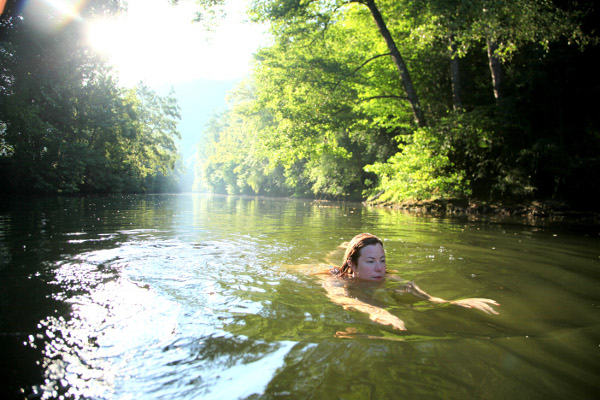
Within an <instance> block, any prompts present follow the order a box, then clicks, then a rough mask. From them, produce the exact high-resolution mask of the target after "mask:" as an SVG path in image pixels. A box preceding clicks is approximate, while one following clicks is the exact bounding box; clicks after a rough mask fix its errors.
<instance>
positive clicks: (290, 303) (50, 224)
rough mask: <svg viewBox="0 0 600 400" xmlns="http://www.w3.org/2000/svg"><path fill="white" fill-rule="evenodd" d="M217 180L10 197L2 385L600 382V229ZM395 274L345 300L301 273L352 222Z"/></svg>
mask: <svg viewBox="0 0 600 400" xmlns="http://www.w3.org/2000/svg"><path fill="white" fill-rule="evenodd" d="M509 222H510V221H506V223H491V222H486V221H482V220H471V221H469V220H460V219H455V220H449V219H440V218H433V217H418V216H414V215H410V214H404V213H400V212H394V211H388V210H383V209H372V208H365V207H362V206H360V205H358V204H338V203H319V202H311V201H304V200H282V199H264V198H242V197H225V196H208V195H157V196H123V197H120V196H119V197H92V198H48V199H37V200H21V201H5V202H4V203H3V205H2V208H0V304H1V307H2V308H1V310H2V311H1V314H0V315H1V320H0V323H1V325H0V349H1V350H2V359H3V362H2V367H1V368H2V369H1V370H0V373H1V375H2V377H3V381H4V384H3V385H2V389H1V390H2V394H3V396H2V398H19V397H21V398H23V397H27V396H29V397H39V398H47V399H50V398H58V397H63V398H93V399H129V398H130V399H174V398H177V399H198V398H202V399H274V398H290V399H296V398H301V399H367V398H371V399H398V398H426V399H464V398H478V399H506V398H513V399H542V398H543V399H546V398H578V399H584V398H596V397H597V394H598V393H599V389H600V383H599V382H600V380H599V379H598V378H599V375H600V374H599V371H600V357H599V356H600V354H599V353H600V270H599V262H600V239H599V236H598V232H600V230H598V229H596V228H594V227H592V228H589V227H588V229H586V230H585V231H582V230H576V229H571V228H569V229H566V228H562V227H558V226H545V227H535V226H529V225H523V224H518V223H509ZM365 231H366V232H371V233H374V234H376V235H378V236H379V237H381V238H382V239H384V241H385V247H386V250H387V258H388V268H389V269H393V270H396V271H397V274H399V275H400V276H402V277H403V278H405V279H408V280H413V281H414V282H416V283H417V284H418V285H419V286H420V287H421V288H422V289H424V290H426V291H427V292H428V293H430V294H432V295H435V296H438V297H442V298H445V299H459V298H466V297H487V298H492V299H495V300H497V301H498V302H499V303H500V304H501V306H500V307H497V310H498V311H499V312H500V314H499V315H487V314H484V313H482V312H480V311H476V310H469V309H464V308H459V307H456V306H448V305H432V304H429V303H427V302H423V301H418V300H416V299H414V298H410V297H407V296H402V295H398V294H397V293H396V292H394V290H393V289H394V287H395V285H397V283H393V282H389V281H388V282H386V283H385V284H384V285H382V286H380V287H376V288H354V289H351V293H352V295H353V296H356V297H358V298H361V299H363V300H365V301H369V302H371V303H372V304H374V305H377V306H380V307H383V308H385V309H387V310H388V311H390V312H391V313H392V314H394V315H396V316H398V317H399V318H401V319H402V320H403V321H404V322H405V324H406V327H407V331H405V332H400V331H397V330H393V329H391V328H390V327H387V326H383V325H379V324H376V323H374V322H372V321H370V320H369V318H368V316H367V315H365V314H362V313H360V312H357V311H353V310H344V309H343V308H342V307H340V306H338V305H336V304H333V303H332V302H331V301H330V300H329V299H328V298H327V297H326V295H325V291H324V290H323V288H322V287H321V283H320V280H319V279H318V278H317V277H315V276H313V275H309V274H307V272H310V271H314V270H315V269H318V268H320V266H323V265H325V264H330V263H332V262H339V259H340V258H341V256H342V251H340V250H336V247H337V246H338V245H339V244H340V243H341V242H343V241H347V240H350V239H351V238H352V236H354V235H355V234H356V233H359V232H365Z"/></svg>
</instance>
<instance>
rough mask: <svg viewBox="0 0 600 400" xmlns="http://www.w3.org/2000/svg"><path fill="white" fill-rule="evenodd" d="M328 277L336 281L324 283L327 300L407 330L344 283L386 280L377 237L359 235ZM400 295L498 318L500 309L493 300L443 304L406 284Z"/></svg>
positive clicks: (402, 324) (383, 256)
mask: <svg viewBox="0 0 600 400" xmlns="http://www.w3.org/2000/svg"><path fill="white" fill-rule="evenodd" d="M342 246H344V245H342ZM325 273H326V274H330V275H332V276H333V277H335V278H336V279H326V280H325V281H324V282H323V287H324V288H325V290H326V291H327V296H328V297H329V298H330V299H331V300H332V301H333V302H334V303H336V304H340V305H341V306H343V307H344V308H345V309H348V308H352V309H355V310H357V311H360V312H365V313H367V314H369V317H370V318H371V320H372V321H375V322H378V323H380V324H383V325H391V326H392V327H393V328H395V329H399V330H405V329H406V328H405V326H404V322H403V321H402V320H400V319H399V318H398V317H396V316H394V315H392V314H390V313H389V312H388V311H386V310H384V309H382V308H380V307H376V306H373V305H371V304H368V303H365V302H363V301H360V300H358V299H355V298H352V297H350V296H349V294H348V292H347V290H346V287H345V286H346V285H345V283H346V282H345V281H348V280H350V279H358V280H363V281H375V282H378V281H383V280H384V279H385V278H386V263H385V250H384V249H383V242H382V241H381V239H379V238H378V237H377V236H375V235H372V234H370V233H361V234H359V235H356V236H355V237H354V238H353V239H352V240H351V241H350V242H349V243H348V244H347V245H346V252H345V254H344V260H343V263H342V266H341V268H337V267H334V268H331V269H330V270H328V271H327V272H325ZM389 278H391V279H394V280H399V278H397V277H396V276H395V275H390V276H389ZM398 291H400V292H403V293H410V294H412V295H414V296H415V297H417V298H419V299H423V300H427V301H430V302H432V303H449V304H454V305H457V306H461V307H466V308H475V309H478V310H481V311H483V312H485V313H488V314H498V312H496V311H495V310H494V309H493V308H492V305H494V306H499V305H500V304H498V303H497V302H496V301H494V300H491V299H482V298H470V299H462V300H454V301H448V300H444V299H442V298H439V297H434V296H430V295H429V294H427V293H425V292H424V291H423V290H421V288H419V287H418V286H417V285H415V284H414V283H413V282H408V283H405V284H404V285H402V287H401V288H400V289H398Z"/></svg>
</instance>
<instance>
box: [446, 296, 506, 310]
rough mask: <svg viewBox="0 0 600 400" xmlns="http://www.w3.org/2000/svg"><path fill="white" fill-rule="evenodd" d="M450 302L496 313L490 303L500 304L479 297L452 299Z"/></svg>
mask: <svg viewBox="0 0 600 400" xmlns="http://www.w3.org/2000/svg"><path fill="white" fill-rule="evenodd" d="M450 304H455V305H457V306H461V307H466V308H476V309H478V310H481V311H483V312H484V313H486V314H498V312H497V311H496V310H494V309H493V308H492V306H491V305H494V306H499V305H500V304H498V303H497V302H496V301H495V300H492V299H480V298H474V299H462V300H454V301H451V302H450ZM490 304H491V305H490Z"/></svg>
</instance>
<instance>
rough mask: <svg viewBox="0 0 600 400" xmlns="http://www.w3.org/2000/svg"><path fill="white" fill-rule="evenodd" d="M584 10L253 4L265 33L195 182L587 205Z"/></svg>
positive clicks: (291, 191) (201, 155) (589, 157)
mask: <svg viewBox="0 0 600 400" xmlns="http://www.w3.org/2000/svg"><path fill="white" fill-rule="evenodd" d="M594 6H595V4H594V2H593V1H550V0H510V1H507V0H423V1H414V0H377V1H375V0H253V1H252V2H251V6H250V11H249V13H250V15H251V18H252V19H253V20H255V21H259V22H267V23H269V26H270V30H271V35H272V41H271V43H269V44H268V45H267V46H265V47H263V48H261V49H260V51H259V52H258V53H257V54H256V57H255V63H254V66H253V72H252V74H251V75H250V76H249V77H248V78H247V79H246V80H244V81H243V82H241V83H240V84H239V85H238V86H237V87H236V88H235V90H234V91H232V93H231V94H230V98H229V103H230V108H229V109H228V110H227V111H226V112H223V113H221V114H219V115H215V116H214V118H212V120H211V122H210V123H209V124H208V126H207V127H206V129H205V131H204V132H203V136H202V140H201V142H200V144H199V146H198V152H197V163H196V167H197V171H196V176H197V179H196V183H195V187H196V188H197V189H198V190H209V191H212V192H217V193H232V194H233V193H235V194H260V195H277V196H315V197H318V198H326V199H327V198H347V199H369V198H371V199H372V198H375V197H377V198H378V201H381V202H402V201H405V200H409V199H440V198H442V199H456V198H463V199H468V198H471V199H479V200H482V201H507V200H509V201H515V202H518V201H527V200H531V199H541V200H547V199H553V200H556V201H560V202H566V203H567V204H569V205H571V206H572V207H575V208H589V207H597V206H596V204H597V203H598V202H597V201H596V199H595V198H593V197H591V196H590V195H589V192H590V188H593V187H598V186H600V175H599V174H598V173H597V171H599V170H600V132H599V128H600V124H599V122H600V120H599V118H600V113H598V112H597V111H596V107H597V98H598V95H599V93H600V91H599V89H600V79H599V74H598V72H597V64H596V62H595V61H594V60H597V59H598V56H599V55H600V48H599V47H598V36H597V32H596V28H597V27H598V21H600V18H599V16H598V12H597V10H596V9H595V8H594Z"/></svg>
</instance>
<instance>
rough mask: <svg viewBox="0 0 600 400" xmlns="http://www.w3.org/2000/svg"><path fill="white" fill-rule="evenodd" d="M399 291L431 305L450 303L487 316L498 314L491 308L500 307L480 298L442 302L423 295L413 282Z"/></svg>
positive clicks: (495, 303)
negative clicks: (478, 311) (429, 302)
mask: <svg viewBox="0 0 600 400" xmlns="http://www.w3.org/2000/svg"><path fill="white" fill-rule="evenodd" d="M400 290H401V291H402V292H405V293H410V294H412V295H413V296H415V297H417V298H419V299H423V300H427V301H431V302H432V303H450V304H454V305H457V306H460V307H465V308H476V309H478V310H481V311H483V312H484V313H487V314H498V312H497V311H496V310H494V309H493V308H492V306H499V305H500V304H498V303H497V302H496V301H495V300H492V299H482V298H470V299H461V300H453V301H450V300H444V299H442V298H440V297H434V296H431V295H429V294H427V293H425V291H424V290H422V289H421V288H420V287H418V286H417V285H415V284H414V283H413V282H408V283H407V284H405V285H404V286H403V287H402V289H400Z"/></svg>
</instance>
